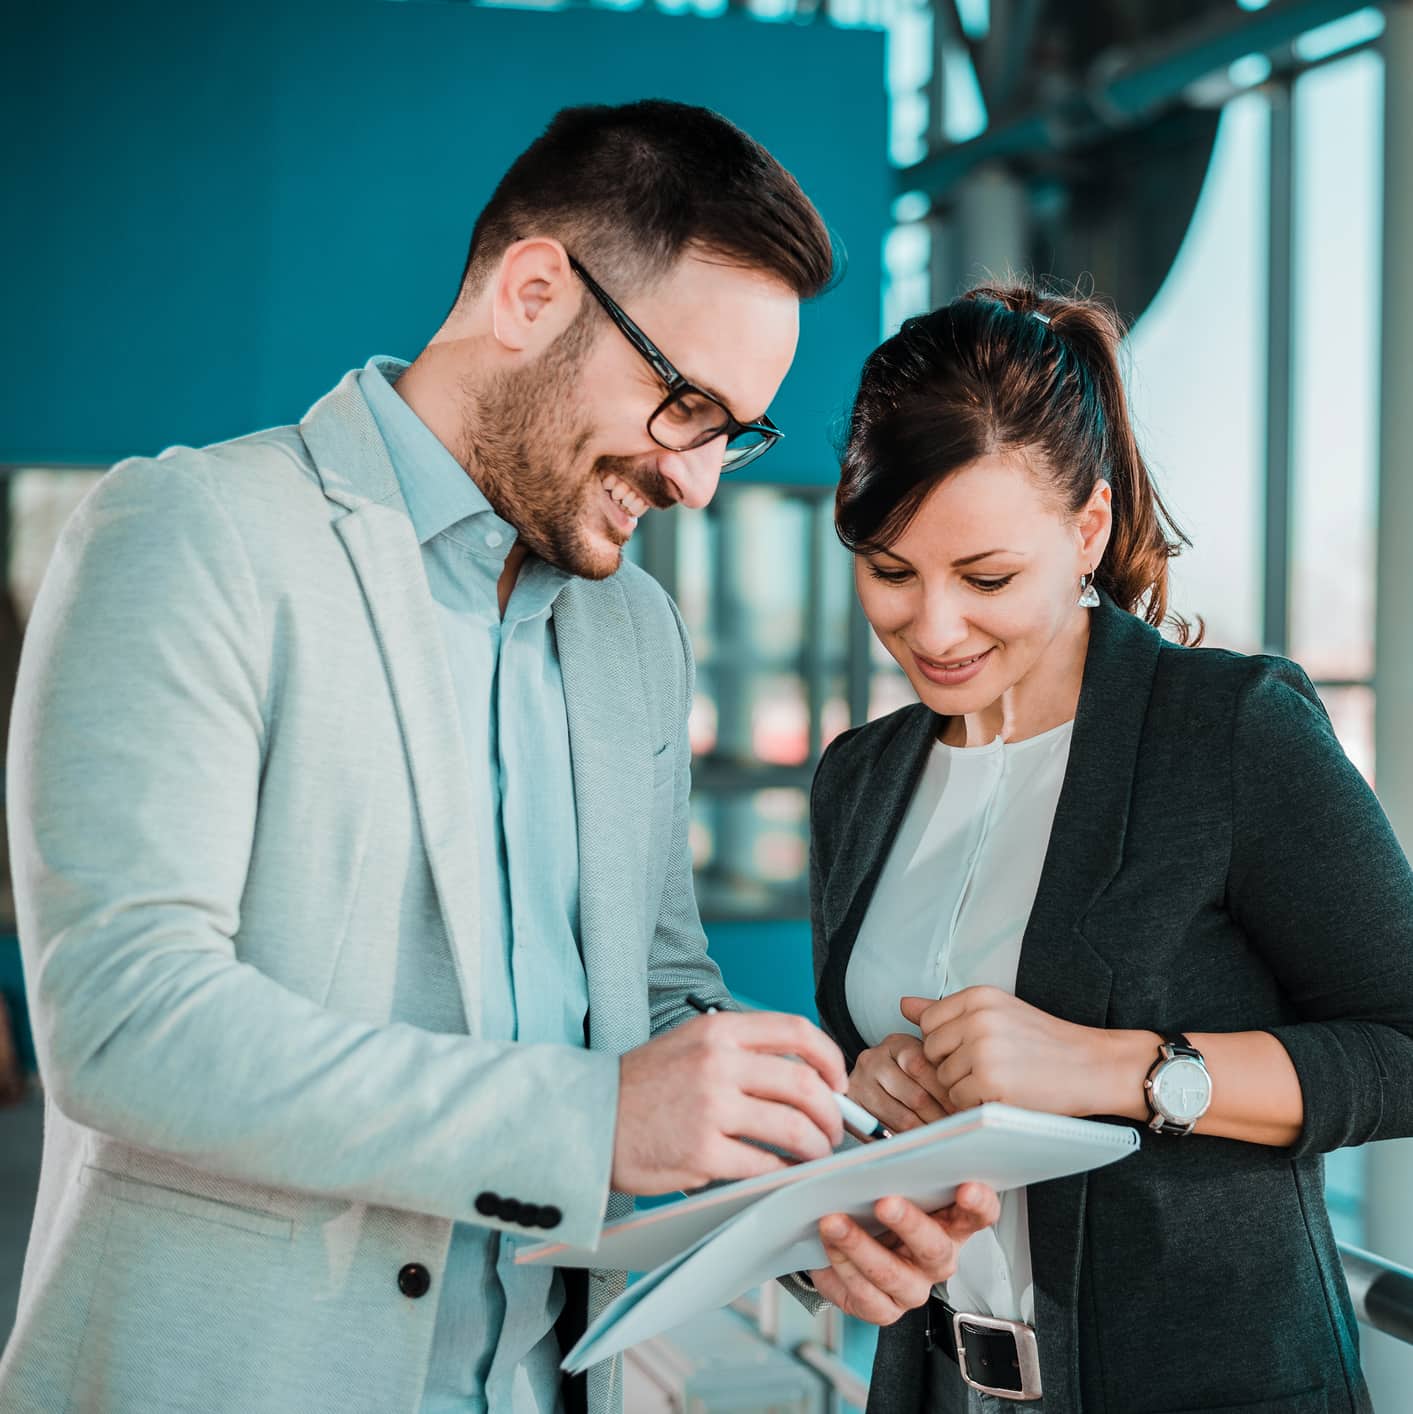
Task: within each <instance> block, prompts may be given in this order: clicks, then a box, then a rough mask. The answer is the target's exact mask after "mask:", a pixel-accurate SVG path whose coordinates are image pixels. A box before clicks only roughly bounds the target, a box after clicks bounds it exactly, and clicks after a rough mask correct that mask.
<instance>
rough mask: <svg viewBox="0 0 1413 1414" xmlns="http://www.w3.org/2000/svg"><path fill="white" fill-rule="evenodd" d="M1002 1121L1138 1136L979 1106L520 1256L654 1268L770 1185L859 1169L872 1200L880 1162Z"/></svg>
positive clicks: (1044, 1132) (1021, 1126) (1029, 1175)
mask: <svg viewBox="0 0 1413 1414" xmlns="http://www.w3.org/2000/svg"><path fill="white" fill-rule="evenodd" d="M998 1125H999V1126H1003V1127H1004V1128H1005V1129H1006V1130H1007V1132H1014V1133H1027V1134H1031V1135H1040V1136H1057V1137H1059V1138H1060V1139H1062V1140H1063V1139H1066V1138H1071V1139H1072V1138H1076V1137H1080V1136H1083V1137H1086V1138H1087V1140H1088V1141H1089V1142H1090V1143H1092V1144H1095V1145H1098V1146H1099V1148H1100V1150H1101V1151H1104V1150H1107V1149H1113V1148H1117V1149H1118V1150H1120V1151H1121V1152H1127V1150H1128V1149H1129V1148H1130V1147H1132V1146H1133V1145H1135V1144H1136V1143H1137V1136H1136V1135H1135V1134H1134V1132H1133V1131H1132V1130H1130V1129H1126V1128H1123V1127H1120V1126H1116V1125H1106V1124H1098V1123H1096V1122H1095V1121H1093V1120H1082V1119H1067V1118H1064V1117H1063V1116H1059V1115H1046V1114H1038V1113H1035V1112H1033V1111H1030V1110H1019V1109H1014V1108H1012V1107H1011V1106H1009V1105H982V1106H980V1107H979V1108H978V1109H974V1110H967V1111H965V1112H963V1113H962V1114H958V1115H951V1116H949V1117H948V1118H946V1119H941V1120H937V1121H936V1122H935V1123H933V1124H928V1125H923V1126H921V1127H920V1128H918V1129H910V1130H908V1132H907V1133H906V1134H899V1135H895V1136H894V1137H893V1138H892V1139H880V1140H878V1141H876V1142H875V1143H872V1144H860V1145H855V1146H854V1147H852V1148H850V1149H848V1150H843V1149H841V1150H839V1151H838V1152H837V1153H835V1154H832V1155H830V1156H829V1157H828V1158H824V1159H814V1160H811V1161H810V1162H808V1163H802V1164H794V1165H792V1166H791V1167H790V1168H788V1169H782V1170H780V1171H778V1172H776V1173H771V1174H766V1175H764V1176H763V1177H761V1178H754V1179H746V1180H743V1181H742V1182H740V1183H731V1184H725V1185H723V1186H722V1187H720V1188H713V1189H710V1190H709V1191H707V1192H705V1193H699V1194H696V1195H694V1196H693V1197H690V1198H684V1199H682V1200H681V1201H680V1202H677V1203H671V1204H664V1205H663V1206H661V1207H657V1208H650V1209H648V1210H647V1211H646V1212H642V1213H634V1214H631V1215H630V1216H629V1217H626V1218H621V1219H620V1220H619V1221H618V1222H616V1223H611V1224H609V1225H608V1226H607V1227H605V1228H604V1230H603V1232H602V1234H601V1235H600V1237H599V1243H598V1246H597V1247H570V1246H567V1245H566V1244H564V1243H549V1242H547V1243H539V1244H536V1245H534V1246H527V1247H525V1248H523V1249H521V1250H520V1251H519V1252H517V1254H516V1258H515V1260H516V1261H517V1262H521V1263H526V1264H531V1263H538V1262H549V1263H550V1264H551V1265H553V1266H556V1267H593V1268H597V1269H599V1270H603V1271H625V1272H647V1271H651V1270H652V1269H653V1268H654V1267H657V1266H660V1265H661V1264H662V1263H663V1262H666V1261H668V1260H669V1259H670V1258H671V1257H673V1256H674V1255H676V1254H677V1253H678V1252H681V1251H682V1250H683V1249H684V1248H687V1247H689V1246H691V1245H692V1244H693V1243H695V1242H697V1241H698V1240H699V1239H700V1238H701V1237H702V1236H703V1235H704V1234H706V1233H708V1232H711V1231H713V1230H714V1229H715V1228H718V1227H720V1226H721V1225H722V1224H723V1223H724V1222H726V1221H728V1220H729V1219H730V1218H732V1217H734V1216H735V1215H736V1214H737V1213H739V1212H741V1211H742V1210H743V1209H745V1208H747V1207H749V1206H750V1204H752V1203H753V1202H756V1201H757V1200H759V1199H762V1198H764V1197H765V1196H767V1195H768V1194H770V1193H772V1192H776V1191H778V1190H780V1189H783V1188H794V1187H796V1186H798V1185H799V1184H801V1183H805V1182H809V1181H811V1180H812V1179H813V1178H814V1177H815V1176H816V1175H818V1174H821V1173H826V1174H827V1173H839V1174H841V1175H842V1174H846V1173H850V1172H853V1171H855V1170H860V1171H864V1172H867V1173H869V1174H870V1175H873V1176H871V1177H870V1178H868V1179H867V1180H866V1181H865V1184H864V1187H865V1189H866V1190H867V1193H868V1195H869V1198H868V1201H870V1202H871V1201H872V1199H876V1198H883V1197H886V1196H888V1195H889V1194H890V1193H892V1192H894V1191H895V1190H894V1189H893V1188H889V1187H881V1186H879V1183H880V1182H881V1179H879V1177H878V1176H877V1170H878V1168H879V1166H880V1165H883V1164H890V1165H891V1163H893V1162H894V1161H895V1160H897V1159H899V1158H902V1157H904V1156H905V1155H907V1154H910V1153H913V1152H915V1151H918V1150H926V1151H929V1152H931V1151H932V1150H933V1149H934V1148H936V1146H938V1145H944V1144H947V1143H951V1142H953V1141H955V1140H959V1139H960V1138H961V1137H962V1136H964V1135H966V1134H970V1133H972V1132H973V1131H974V1130H976V1129H978V1128H980V1129H983V1130H985V1129H995V1128H996V1127H997V1126H998ZM1080 1167H1084V1165H1080ZM1076 1171H1077V1170H1070V1172H1076ZM1053 1176H1054V1175H1051V1174H1044V1173H1037V1172H1036V1171H1034V1170H1033V1169H1032V1168H1027V1167H1019V1168H1016V1167H1004V1166H1002V1167H998V1168H993V1169H991V1170H988V1172H987V1173H986V1174H981V1173H968V1174H964V1175H963V1177H962V1178H959V1179H955V1180H953V1186H954V1187H955V1184H956V1183H958V1182H964V1181H965V1179H966V1178H973V1179H977V1180H978V1181H980V1182H982V1183H990V1184H991V1185H992V1187H994V1188H996V1189H997V1191H998V1192H1000V1191H1003V1190H1004V1189H1007V1188H1018V1187H1021V1186H1022V1185H1024V1184H1027V1183H1039V1182H1041V1181H1042V1179H1043V1178H1045V1177H1053ZM889 1181H890V1182H892V1181H893V1180H891V1179H890V1180H889ZM947 1193H948V1196H947V1197H945V1198H943V1199H942V1202H941V1203H940V1204H938V1206H944V1205H945V1204H946V1203H948V1202H950V1201H951V1197H950V1193H951V1190H947ZM865 1207H867V1203H866V1204H865ZM828 1211H836V1210H834V1209H829V1210H828Z"/></svg>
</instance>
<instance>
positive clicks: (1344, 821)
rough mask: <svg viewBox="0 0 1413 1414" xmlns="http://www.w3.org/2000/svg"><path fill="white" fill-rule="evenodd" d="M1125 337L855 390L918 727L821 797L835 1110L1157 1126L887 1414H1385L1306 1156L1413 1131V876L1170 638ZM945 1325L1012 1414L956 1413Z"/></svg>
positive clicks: (1002, 1252) (1231, 671)
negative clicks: (1126, 380) (1366, 1371)
mask: <svg viewBox="0 0 1413 1414" xmlns="http://www.w3.org/2000/svg"><path fill="white" fill-rule="evenodd" d="M1121 332H1122V331H1121V329H1120V327H1119V326H1118V324H1117V322H1116V321H1115V320H1114V318H1113V317H1112V316H1111V315H1110V314H1109V312H1108V311H1107V310H1106V309H1105V308H1104V307H1103V306H1101V305H1099V304H1098V303H1096V302H1094V301H1090V300H1084V299H1076V298H1060V297H1054V296H1050V295H1040V294H1038V293H1036V292H1034V291H1032V290H1031V289H1028V288H1024V287H1019V286H1016V287H1008V288H981V289H976V290H973V291H972V292H971V293H970V294H968V295H967V296H966V297H964V298H963V299H960V300H957V301H955V302H954V303H952V304H950V305H948V306H946V307H945V308H942V309H939V310H937V311H935V312H934V313H932V314H929V315H926V316H923V317H921V318H918V319H914V320H911V321H909V323H908V324H907V325H905V326H904V328H903V329H902V331H901V332H900V333H899V334H897V335H896V336H895V337H894V338H892V339H890V340H888V341H887V342H886V343H885V344H883V345H882V347H881V348H879V349H878V350H877V351H876V352H875V353H874V354H873V355H872V356H871V357H870V359H869V360H868V363H867V364H866V365H865V367H864V372H863V377H862V382H861V385H860V388H859V392H858V397H857V400H856V402H855V405H854V408H853V413H852V417H851V420H850V425H849V434H848V442H847V445H846V448H845V452H844V457H843V470H842V480H841V483H840V486H839V492H838V504H837V523H838V528H839V534H840V536H841V538H842V539H843V541H844V543H845V544H846V545H847V546H849V548H850V549H851V550H852V551H853V552H854V555H855V569H856V583H857V588H858V593H859V597H860V599H861V601H862V603H863V607H864V611H865V613H866V614H867V616H868V618H869V621H870V622H871V624H872V625H873V628H874V630H875V632H876V633H877V634H878V636H879V638H880V639H881V640H882V642H883V643H884V644H885V646H886V647H887V648H888V650H889V651H890V652H891V653H892V654H893V656H894V657H895V658H896V659H897V660H898V662H899V664H900V665H901V666H902V668H903V670H904V672H906V673H907V675H908V677H909V679H910V680H911V682H912V685H913V687H914V689H915V690H916V692H917V695H918V697H919V698H920V699H921V701H920V703H919V704H918V705H915V706H910V707H906V708H904V709H902V710H901V711H899V712H895V713H893V714H892V715H891V716H888V717H885V718H883V719H881V720H879V721H876V722H871V723H869V724H868V725H867V726H865V727H861V728H859V729H857V730H855V731H853V732H850V733H847V734H846V735H844V736H842V737H840V738H839V739H838V740H837V741H836V742H835V743H834V744H833V745H832V746H831V747H830V749H829V751H828V752H827V753H826V755H825V757H824V759H823V761H822V762H821V764H820V768H819V773H818V775H817V777H816V780H815V786H814V792H813V800H812V806H811V818H812V829H813V848H812V877H811V884H812V902H813V914H814V928H815V951H816V977H817V983H818V1002H819V1009H820V1014H821V1017H822V1018H823V1020H824V1023H825V1025H826V1027H827V1028H828V1029H829V1030H830V1031H832V1033H833V1034H834V1036H835V1037H836V1038H837V1039H838V1040H839V1041H840V1042H841V1044H842V1045H843V1047H844V1050H845V1052H846V1054H847V1055H848V1057H849V1059H850V1064H851V1069H852V1078H851V1090H850V1093H851V1094H852V1095H853V1097H854V1098H855V1099H857V1100H858V1101H859V1102H860V1103H862V1104H863V1105H865V1106H866V1107H867V1108H869V1109H871V1110H872V1111H873V1112H874V1113H875V1114H877V1115H878V1116H879V1117H880V1118H881V1119H882V1120H883V1121H884V1122H885V1123H886V1124H888V1125H890V1126H892V1127H893V1128H895V1129H906V1128H908V1127H910V1126H915V1125H917V1124H921V1123H925V1122H927V1121H930V1120H935V1119H938V1118H940V1117H942V1116H944V1115H946V1114H949V1113H953V1112H955V1111H958V1110H962V1109H967V1108H969V1107H971V1106H974V1105H978V1104H981V1103H983V1102H986V1101H1003V1102H1005V1103H1007V1104H1011V1105H1018V1106H1023V1107H1025V1108H1028V1109H1032V1110H1043V1111H1048V1112H1051V1113H1055V1114H1063V1115H1076V1116H1090V1115H1096V1116H1105V1117H1112V1118H1114V1119H1117V1120H1118V1121H1121V1122H1127V1123H1132V1124H1134V1125H1136V1126H1144V1129H1143V1133H1142V1140H1143V1142H1142V1146H1141V1149H1140V1151H1139V1152H1138V1153H1137V1154H1136V1155H1135V1156H1134V1157H1132V1158H1128V1159H1125V1160H1124V1161H1123V1162H1121V1163H1118V1164H1114V1165H1112V1166H1110V1167H1107V1168H1103V1169H1099V1170H1097V1171H1095V1172H1094V1173H1092V1174H1089V1175H1084V1176H1079V1177H1075V1178H1069V1179H1062V1180H1059V1181H1056V1182H1053V1183H1046V1184H1040V1185H1036V1186H1034V1187H1032V1188H1031V1189H1029V1190H1027V1191H1025V1192H1021V1193H1016V1194H1011V1195H1008V1196H1007V1198H1006V1201H1005V1205H1004V1211H1003V1214H1002V1218H1001V1221H1000V1222H999V1223H998V1224H997V1226H996V1228H995V1229H994V1231H992V1232H989V1233H983V1234H981V1235H980V1236H979V1237H977V1238H974V1239H973V1240H972V1241H971V1242H970V1243H969V1244H968V1245H967V1246H966V1247H965V1248H964V1249H963V1251H962V1256H961V1261H960V1266H959V1269H958V1272H957V1274H956V1276H955V1277H954V1278H953V1280H952V1281H951V1282H949V1283H948V1288H947V1290H948V1299H947V1301H946V1302H945V1303H944V1302H943V1301H941V1300H940V1299H937V1298H934V1301H933V1302H932V1304H931V1305H930V1307H929V1308H927V1310H926V1311H924V1312H916V1313H911V1314H910V1315H909V1316H906V1317H904V1319H903V1320H902V1321H900V1322H899V1323H898V1324H897V1325H896V1326H894V1327H891V1328H889V1329H887V1330H885V1331H883V1332H882V1333H881V1337H880V1341H879V1347H878V1355H877V1359H876V1363H875V1367H874V1381H873V1391H872V1394H871V1397H870V1403H869V1409H870V1411H883V1414H895V1411H919V1414H922V1411H927V1412H928V1414H931V1411H949V1410H967V1409H969V1410H972V1411H975V1410H978V1409H985V1410H998V1409H1007V1408H1015V1407H1029V1408H1042V1407H1043V1408H1044V1409H1045V1410H1047V1411H1049V1414H1070V1411H1083V1414H1098V1411H1104V1412H1105V1414H1159V1411H1174V1412H1176V1411H1195V1410H1217V1409H1220V1410H1225V1411H1236V1410H1247V1411H1250V1414H1256V1411H1260V1414H1307V1411H1308V1412H1309V1414H1314V1411H1317V1410H1318V1411H1336V1410H1338V1411H1352V1410H1365V1409H1368V1408H1369V1397H1368V1393H1367V1390H1366V1387H1365V1384H1364V1381H1363V1378H1362V1376H1361V1374H1360V1369H1359V1362H1358V1354H1357V1348H1358V1347H1357V1332H1356V1327H1355V1320H1354V1316H1353V1314H1352V1311H1351V1308H1350V1303H1349V1299H1348V1293H1347V1291H1346V1288H1345V1283H1344V1280H1343V1276H1342V1271H1341V1267H1340V1261H1339V1256H1338V1253H1337V1251H1336V1249H1335V1244H1334V1239H1333V1237H1332V1235H1331V1231H1330V1226H1329V1221H1328V1218H1327V1216H1326V1213H1325V1208H1324V1201H1323V1196H1322V1167H1323V1166H1322V1159H1321V1155H1322V1154H1323V1153H1325V1152H1326V1151H1328V1150H1331V1149H1334V1148H1337V1147H1339V1146H1340V1145H1345V1144H1361V1143H1364V1142H1366V1141H1369V1140H1374V1139H1387V1138H1392V1137H1394V1136H1398V1135H1407V1134H1410V1133H1413V877H1410V873H1409V869H1408V865H1407V862H1406V860H1405V858H1404V856H1403V854H1402V852H1401V850H1400V849H1399V846H1398V843H1397V842H1396V840H1395V838H1394V836H1393V833H1392V831H1391V830H1390V828H1389V825H1388V823H1387V821H1386V820H1385V818H1384V816H1383V813H1382V812H1381V810H1380V808H1379V806H1378V804H1377V802H1376V801H1375V799H1374V797H1373V795H1372V794H1371V792H1370V791H1369V790H1368V788H1367V787H1366V785H1365V784H1364V782H1363V780H1362V779H1361V778H1360V776H1359V774H1358V772H1357V771H1356V770H1355V769H1354V768H1353V767H1352V766H1351V765H1350V763H1349V762H1348V760H1347V759H1346V758H1345V756H1344V753H1343V752H1342V751H1341V749H1340V747H1339V744H1338V742H1337V741H1336V739H1335V736H1334V733H1333V731H1332V730H1331V728H1330V724H1329V721H1328V719H1327V717H1326V716H1325V713H1324V711H1323V709H1322V708H1321V706H1320V703H1319V699H1318V698H1317V697H1316V695H1315V692H1314V690H1313V688H1312V687H1311V686H1310V683H1309V681H1308V679H1307V678H1306V677H1305V675H1304V674H1303V673H1302V672H1301V671H1300V669H1299V668H1297V667H1295V666H1294V665H1293V664H1291V663H1288V662H1285V661H1283V660H1281V659H1276V658H1248V657H1243V656H1241V655H1239V654H1235V653H1227V652H1218V651H1213V650H1209V649H1200V648H1196V647H1189V646H1185V645H1186V644H1187V642H1188V640H1189V639H1190V638H1191V637H1192V635H1191V633H1190V630H1189V628H1188V626H1187V625H1186V624H1185V623H1183V622H1181V621H1180V620H1175V621H1174V629H1175V632H1176V637H1177V639H1178V642H1177V643H1174V642H1170V641H1168V640H1166V639H1164V638H1163V637H1162V636H1161V635H1160V634H1159V632H1158V626H1159V625H1161V624H1163V623H1164V622H1165V620H1166V619H1167V617H1168V561H1169V558H1170V557H1171V556H1172V555H1173V554H1174V553H1175V552H1176V549H1177V546H1178V542H1179V540H1180V538H1181V537H1180V536H1179V535H1178V533H1177V532H1176V530H1175V529H1174V528H1173V526H1172V523H1171V521H1170V520H1169V519H1168V517H1167V515H1166V512H1165V510H1164V508H1163V506H1162V503H1161V502H1160V500H1159V498H1158V495H1157V493H1156V491H1155V490H1154V488H1153V485H1152V482H1151V479H1150V477H1149V474H1148V471H1147V468H1146V467H1145V465H1144V462H1143V460H1142V457H1141V456H1140V454H1139V451H1138V448H1137V445H1136V443H1135V440H1134V435H1133V430H1132V427H1131V424H1130V420H1129V414H1128V410H1127V407H1126V405H1125V398H1124V392H1123V386H1122V381H1121V377H1120V373H1119V366H1118V342H1119V338H1120V335H1121ZM939 998H940V999H941V1000H939ZM954 1312H961V1313H963V1319H962V1324H961V1335H962V1341H961V1344H962V1347H963V1359H964V1360H965V1362H966V1365H967V1369H968V1372H969V1374H970V1375H971V1376H972V1378H973V1379H974V1380H975V1381H976V1383H977V1384H980V1385H983V1386H987V1387H989V1388H991V1389H993V1390H996V1389H1004V1390H1005V1391H1006V1392H1007V1396H1008V1397H1002V1396H997V1395H993V1394H987V1395H981V1394H978V1393H977V1392H976V1390H975V1389H974V1388H973V1389H969V1388H968V1387H967V1385H965V1384H964V1383H963V1382H962V1378H961V1372H960V1369H959V1366H958V1363H957V1350H956V1340H955V1336H956V1333H957V1327H956V1325H955V1324H954V1316H953V1313H954ZM969 1313H974V1314H977V1315H979V1316H981V1317H985V1318H992V1319H991V1321H990V1322H989V1323H986V1324H983V1323H980V1322H978V1321H975V1320H969V1319H967V1316H968V1314H969ZM1032 1332H1033V1334H1032ZM1027 1348H1028V1349H1029V1350H1030V1351H1031V1352H1038V1372H1037V1371H1035V1370H1031V1372H1030V1374H1029V1377H1028V1378H1027V1379H1026V1380H1025V1381H1024V1386H1023V1388H1022V1389H1019V1390H1018V1389H1017V1386H1019V1385H1021V1384H1022V1381H1021V1379H1020V1378H1019V1376H1018V1374H1017V1368H1018V1366H1020V1365H1023V1364H1025V1363H1026V1352H1027ZM1037 1383H1038V1385H1039V1387H1040V1390H1039V1398H1038V1399H1034V1398H1033V1397H1034V1396H1035V1394H1036V1389H1035V1386H1036V1385H1037ZM1017 1393H1023V1394H1025V1395H1026V1396H1027V1398H1028V1399H1031V1400H1032V1402H1029V1403H1028V1404H1020V1405H1018V1404H1017V1403H1015V1402H1013V1401H1014V1396H1015V1394H1017Z"/></svg>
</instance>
